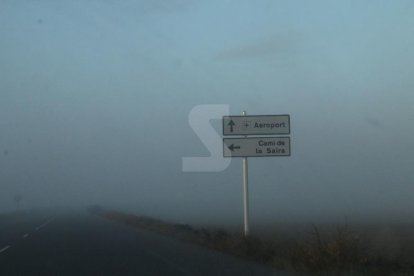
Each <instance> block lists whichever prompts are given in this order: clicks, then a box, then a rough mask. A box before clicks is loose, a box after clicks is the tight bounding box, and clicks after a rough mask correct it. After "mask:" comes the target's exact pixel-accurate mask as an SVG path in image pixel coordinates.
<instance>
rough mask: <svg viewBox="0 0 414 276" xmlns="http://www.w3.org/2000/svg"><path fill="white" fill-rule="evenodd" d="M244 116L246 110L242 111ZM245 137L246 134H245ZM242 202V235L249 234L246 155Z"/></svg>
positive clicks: (245, 159) (245, 158)
mask: <svg viewBox="0 0 414 276" xmlns="http://www.w3.org/2000/svg"><path fill="white" fill-rule="evenodd" d="M243 116H246V111H243ZM245 137H247V136H245ZM242 162H243V164H242V166H243V203H244V236H245V237H247V236H249V186H248V185H249V175H248V166H247V157H243V161H242Z"/></svg>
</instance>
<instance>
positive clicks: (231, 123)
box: [227, 120, 236, 132]
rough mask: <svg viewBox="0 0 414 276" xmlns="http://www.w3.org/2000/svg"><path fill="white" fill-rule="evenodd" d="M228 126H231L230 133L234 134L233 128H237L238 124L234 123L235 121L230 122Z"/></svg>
mask: <svg viewBox="0 0 414 276" xmlns="http://www.w3.org/2000/svg"><path fill="white" fill-rule="evenodd" d="M227 125H228V126H230V132H233V126H235V125H236V124H235V123H234V122H233V120H230V122H229V123H228V124H227Z"/></svg>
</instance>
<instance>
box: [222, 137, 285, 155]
mask: <svg viewBox="0 0 414 276" xmlns="http://www.w3.org/2000/svg"><path fill="white" fill-rule="evenodd" d="M223 156H224V157H265V156H290V137H263V138H224V139H223Z"/></svg>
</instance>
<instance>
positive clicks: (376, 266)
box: [89, 206, 414, 275]
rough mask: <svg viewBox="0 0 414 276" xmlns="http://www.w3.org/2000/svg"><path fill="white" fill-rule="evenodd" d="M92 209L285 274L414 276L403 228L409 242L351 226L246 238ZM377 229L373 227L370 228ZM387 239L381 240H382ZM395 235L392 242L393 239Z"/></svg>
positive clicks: (413, 250) (413, 256)
mask: <svg viewBox="0 0 414 276" xmlns="http://www.w3.org/2000/svg"><path fill="white" fill-rule="evenodd" d="M89 211H90V212H92V213H95V214H98V215H101V216H103V217H105V218H108V219H110V220H113V221H117V222H120V223H124V224H127V225H130V226H132V227H137V228H142V229H146V230H149V231H154V232H157V233H161V234H164V235H168V236H171V237H174V238H177V239H180V240H183V241H187V242H192V243H195V244H198V245H201V246H204V247H208V248H211V249H214V250H218V251H221V252H225V253H228V254H232V255H235V256H239V257H242V258H247V259H250V260H254V261H257V262H261V263H264V264H267V265H271V266H273V267H275V268H277V269H281V270H285V271H294V272H303V273H306V274H314V275H332V274H334V275H414V245H413V243H412V241H413V240H412V239H411V240H410V238H412V235H409V233H408V232H407V231H408V230H407V229H405V231H404V229H400V232H401V233H406V236H405V237H404V236H402V237H401V238H404V239H405V240H406V241H407V242H406V243H402V244H400V243H397V242H396V240H395V237H394V236H392V235H389V233H387V232H386V231H385V232H384V233H383V234H381V233H380V235H371V236H370V235H369V233H370V231H371V232H372V229H371V230H370V227H368V226H367V227H365V228H362V227H359V230H358V234H357V231H356V230H355V229H351V227H349V226H348V225H339V226H335V227H332V226H331V227H325V226H322V227H321V226H316V225H311V226H309V227H308V230H309V231H307V232H306V233H304V234H303V235H298V236H294V235H290V236H289V235H288V236H283V235H278V237H270V236H269V233H268V238H258V237H254V236H252V237H249V238H244V237H243V236H241V235H240V234H237V233H234V232H229V231H225V230H221V229H211V228H209V229H207V228H205V227H193V226H190V225H186V224H174V223H169V222H165V221H162V220H158V219H154V218H150V217H145V216H136V215H133V214H126V213H122V212H117V211H111V210H103V209H101V208H99V207H98V206H94V207H90V208H89ZM371 227H373V226H371ZM381 235H382V236H381ZM390 237H391V238H390Z"/></svg>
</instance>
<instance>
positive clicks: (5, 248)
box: [0, 245, 10, 253]
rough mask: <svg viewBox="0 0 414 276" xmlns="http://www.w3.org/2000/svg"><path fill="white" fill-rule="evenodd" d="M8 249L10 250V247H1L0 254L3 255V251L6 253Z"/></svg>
mask: <svg viewBox="0 0 414 276" xmlns="http://www.w3.org/2000/svg"><path fill="white" fill-rule="evenodd" d="M9 248H10V245H8V246H5V247H3V248H2V249H0V253H3V252H4V251H6V250H7V249H9Z"/></svg>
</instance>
